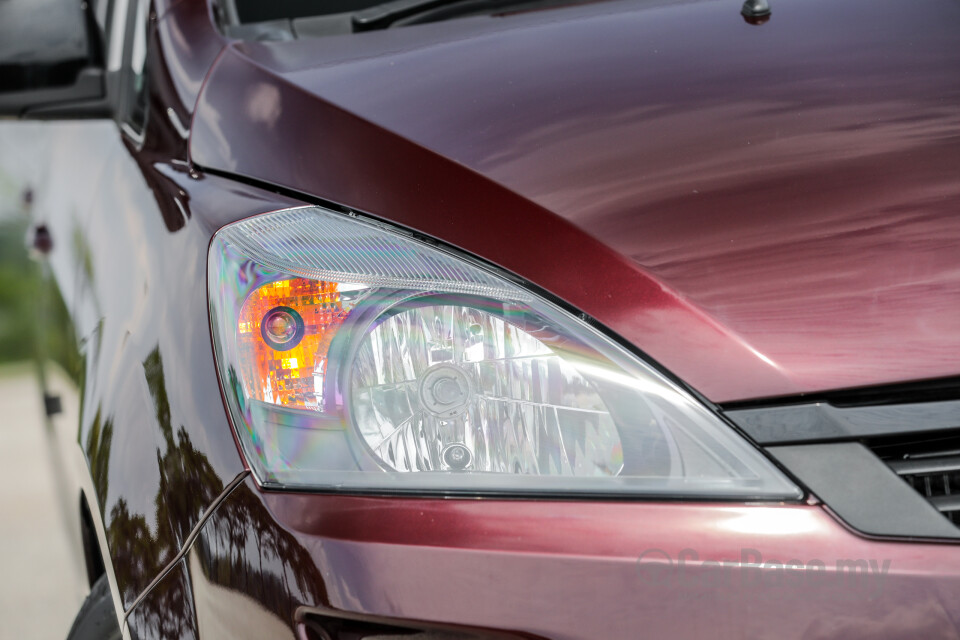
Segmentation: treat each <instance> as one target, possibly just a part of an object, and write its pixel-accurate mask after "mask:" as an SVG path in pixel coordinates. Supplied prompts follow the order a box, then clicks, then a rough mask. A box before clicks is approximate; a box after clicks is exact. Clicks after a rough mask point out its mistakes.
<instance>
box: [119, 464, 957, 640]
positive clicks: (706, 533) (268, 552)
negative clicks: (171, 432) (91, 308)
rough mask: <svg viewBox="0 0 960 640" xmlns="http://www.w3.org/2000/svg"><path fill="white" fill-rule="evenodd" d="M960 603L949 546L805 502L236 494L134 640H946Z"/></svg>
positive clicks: (151, 598)
mask: <svg viewBox="0 0 960 640" xmlns="http://www.w3.org/2000/svg"><path fill="white" fill-rule="evenodd" d="M957 602H960V547H957V546H955V545H952V544H942V543H930V542H927V543H919V542H891V541H880V540H871V539H867V538H864V537H862V536H860V535H858V534H856V533H854V532H852V531H851V530H849V529H848V528H846V527H845V526H844V525H843V524H841V523H840V522H838V521H837V520H836V519H834V518H833V517H832V516H831V514H830V513H829V512H828V511H827V510H825V509H824V508H823V507H822V506H819V505H817V504H814V503H812V502H811V503H809V504H756V505H733V504H728V503H670V504H668V503H655V502H624V501H620V502H576V501H546V500H542V501H528V500H488V499H476V500H467V499H411V498H371V497H356V496H341V495H316V494H314V495H307V494H296V493H264V492H261V491H260V490H259V489H258V488H257V486H256V484H255V483H254V481H253V480H252V479H250V478H248V479H247V480H246V481H245V482H244V483H242V484H241V485H239V486H238V487H237V488H236V489H235V490H234V491H233V492H232V493H231V494H230V495H229V496H228V497H227V498H226V499H225V500H224V501H223V503H222V504H221V505H220V506H219V507H218V508H217V510H216V511H215V512H214V513H213V514H212V516H211V517H210V518H209V519H208V520H207V521H206V523H205V524H204V525H203V528H202V530H201V533H200V535H199V536H198V538H197V540H196V541H195V543H194V544H193V547H192V548H191V549H190V552H189V553H188V554H187V556H186V558H185V560H184V561H183V562H181V564H179V565H178V566H177V568H176V569H175V570H174V571H172V572H171V573H170V574H168V575H167V576H166V577H165V578H164V580H163V581H162V582H161V583H160V584H158V585H157V587H155V589H154V590H153V591H152V592H151V593H150V594H148V596H147V597H146V598H144V599H143V601H142V602H141V603H140V604H139V605H138V606H137V607H136V608H135V609H134V610H133V611H132V612H131V614H130V616H129V617H128V625H129V627H130V630H131V635H133V636H135V637H137V638H140V639H146V638H161V637H162V638H170V637H184V638H185V637H196V638H204V639H208V638H235V639H242V638H251V639H253V638H257V639H260V638H264V637H271V638H296V639H298V640H319V639H321V638H324V637H325V636H324V635H323V633H327V635H328V636H329V637H330V638H333V639H334V640H336V639H337V638H361V637H369V638H376V637H387V635H389V633H394V631H392V630H390V628H395V629H402V630H415V631H419V632H421V633H422V634H423V635H419V636H416V635H415V636H413V637H416V638H424V639H428V638H437V639H439V638H450V637H466V638H550V639H553V640H561V639H562V640H597V639H598V638H603V639H604V640H614V639H618V638H623V639H635V638H637V637H639V636H642V637H645V638H695V637H712V638H744V637H749V638H778V639H780V640H783V639H789V638H811V637H816V638H833V637H836V638H844V639H850V638H860V637H863V638H867V637H869V638H918V637H924V638H957V637H960V632H958V624H960V622H958V621H960V606H958V607H954V606H953V605H954V603H957ZM371 625H373V626H371ZM376 625H389V627H377V626H376ZM307 627H311V628H312V629H313V630H308V628H307ZM321 627H322V628H325V629H326V630H327V631H319V630H318V629H320V628H321ZM371 629H373V630H374V631H370V630H371ZM376 629H387V631H382V630H381V631H379V632H378V631H376ZM174 630H176V631H177V632H176V633H172V632H173V631H174ZM364 633H366V634H368V635H363V634H364ZM371 633H373V635H369V634H371ZM451 633H460V634H461V635H460V636H452V635H450V634H451ZM350 634H353V635H350ZM444 634H446V635H444ZM464 634H466V635H464Z"/></svg>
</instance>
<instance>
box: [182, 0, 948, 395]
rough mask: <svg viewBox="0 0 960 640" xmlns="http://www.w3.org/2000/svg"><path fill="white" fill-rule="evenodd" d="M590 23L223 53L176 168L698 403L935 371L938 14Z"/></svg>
mask: <svg viewBox="0 0 960 640" xmlns="http://www.w3.org/2000/svg"><path fill="white" fill-rule="evenodd" d="M772 8H773V14H772V19H771V20H770V21H769V22H767V23H766V24H762V25H751V24H748V23H747V22H746V21H745V20H744V19H743V18H742V17H741V16H740V15H739V9H740V6H739V3H738V2H736V1H734V0H729V1H728V0H722V1H712V2H643V1H640V2H627V1H611V2H598V3H592V4H586V5H581V6H575V7H566V8H562V9H554V10H549V11H537V12H527V13H521V14H517V15H500V16H484V17H475V18H466V19H461V20H452V21H449V22H444V23H436V24H428V25H420V26H415V27H405V28H398V29H391V30H387V31H381V32H373V33H365V34H360V35H353V36H332V37H327V38H322V39H320V38H318V39H314V40H301V41H294V42H285V43H236V44H234V45H231V46H230V47H228V49H227V50H226V51H225V53H224V54H223V55H221V57H220V59H219V61H218V62H217V64H216V65H215V66H214V68H213V70H212V71H211V73H210V76H209V77H208V80H207V82H206V84H205V87H204V89H203V91H202V93H201V96H200V100H199V101H198V105H197V111H196V114H195V117H194V124H193V133H192V137H191V154H192V158H193V160H194V162H196V163H197V164H198V165H199V166H201V167H206V168H209V169H216V170H220V171H224V172H230V173H233V174H237V175H245V176H248V177H251V178H255V179H257V180H260V181H263V182H268V183H271V184H276V185H281V186H284V187H288V188H290V189H293V190H296V191H299V192H303V193H305V194H309V195H311V196H314V197H319V198H325V199H328V200H330V201H333V202H337V203H341V204H345V205H348V206H350V207H354V208H357V209H361V210H364V211H366V212H368V213H370V214H373V215H376V216H379V217H382V218H385V219H388V220H392V221H394V222H397V223H399V224H403V225H406V226H408V227H412V228H414V229H417V230H419V231H422V232H424V233H427V234H429V235H432V236H435V237H438V238H440V239H442V240H445V241H447V242H450V243H452V244H454V245H457V246H459V247H461V248H463V249H465V250H467V251H470V252H473V253H475V254H477V255H479V256H481V257H483V258H485V259H488V260H490V261H492V262H494V263H496V264H499V265H501V266H503V267H505V268H508V269H510V270H512V271H514V272H516V273H518V274H519V275H521V276H523V277H525V278H527V279H529V280H530V281H532V282H533V283H535V284H537V285H539V286H541V287H543V288H544V289H546V290H548V291H550V292H552V293H554V294H556V295H557V296H559V297H561V298H563V299H564V300H566V301H567V302H569V303H571V304H573V305H575V306H577V307H578V308H580V309H582V310H583V311H585V312H587V313H589V314H591V315H592V316H594V317H595V318H597V319H598V320H600V321H601V322H602V323H603V324H605V325H606V326H608V327H609V328H611V329H612V330H613V331H615V332H616V333H618V334H619V335H621V336H623V337H624V338H626V339H627V340H629V341H630V342H631V343H633V344H634V345H636V346H637V347H639V348H640V349H642V350H644V351H645V352H647V353H648V354H650V355H651V356H652V357H653V358H655V359H657V360H659V361H660V362H662V364H664V365H665V366H666V367H667V368H668V369H670V370H671V371H673V372H674V373H676V374H677V375H678V376H679V377H681V378H683V379H684V380H686V381H687V382H689V383H690V384H691V385H692V386H693V387H695V388H697V389H699V390H700V391H701V392H703V393H704V394H705V395H706V396H707V397H709V398H711V399H713V400H716V401H730V400H741V399H747V398H756V397H761V396H781V395H792V394H803V393H811V392H815V391H817V390H824V389H832V388H840V387H854V386H864V385H874V384H881V383H891V382H897V381H905V380H913V379H922V378H934V377H940V376H947V375H955V374H956V373H958V372H960V249H958V247H960V172H958V169H960V81H958V80H960V46H957V33H960V4H957V3H956V2H953V1H951V0H931V1H930V2H928V3H925V4H924V5H923V7H922V11H921V10H919V7H918V6H917V5H916V3H910V2H904V1H903V0H851V1H848V2H843V3H837V2H832V1H831V2H828V1H821V0H773V2H772Z"/></svg>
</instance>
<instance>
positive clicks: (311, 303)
mask: <svg viewBox="0 0 960 640" xmlns="http://www.w3.org/2000/svg"><path fill="white" fill-rule="evenodd" d="M346 315H347V312H346V311H345V310H344V309H343V306H342V304H341V302H340V292H339V291H338V287H337V284H336V283H335V282H323V281H321V280H308V279H306V278H292V279H289V280H279V281H277V282H271V283H269V284H266V285H264V286H262V287H260V288H259V289H257V290H256V291H254V292H253V293H252V294H251V295H250V297H249V298H247V301H246V302H245V303H244V305H243V309H242V310H241V312H240V322H239V326H238V330H239V331H238V340H239V347H240V355H241V358H240V360H241V366H242V368H243V380H244V384H245V386H246V387H247V392H248V393H249V394H250V396H251V397H252V398H256V399H257V400H262V401H263V402H269V403H272V404H279V405H282V406H287V407H295V408H301V409H312V408H317V407H318V406H320V403H321V398H322V392H323V378H324V373H325V372H326V362H327V350H328V348H329V346H330V341H331V340H332V339H333V335H334V334H335V333H336V331H337V329H338V328H339V326H340V325H341V323H342V322H343V319H344V318H345V317H346Z"/></svg>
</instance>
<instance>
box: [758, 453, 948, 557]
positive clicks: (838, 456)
mask: <svg viewBox="0 0 960 640" xmlns="http://www.w3.org/2000/svg"><path fill="white" fill-rule="evenodd" d="M767 451H769V452H770V453H771V454H772V455H773V456H774V457H775V458H776V459H777V460H779V461H780V462H781V463H783V465H784V466H785V467H787V469H789V470H790V471H791V472H792V473H793V474H794V475H796V476H797V477H798V478H799V479H800V481H801V482H803V484H804V485H806V486H807V487H808V488H809V489H810V490H811V491H812V492H813V493H814V494H815V495H816V496H817V497H818V498H820V499H821V500H822V501H823V502H825V503H826V504H827V505H828V506H829V507H830V509H831V510H832V511H833V512H834V513H835V514H836V515H837V516H838V517H839V518H840V519H842V520H843V521H844V522H846V523H847V524H848V525H849V526H850V527H852V528H853V529H855V530H857V531H860V532H862V533H865V534H868V535H875V536H897V537H905V538H939V539H953V540H956V539H960V529H958V528H957V527H955V526H953V525H952V524H951V523H950V521H949V520H947V519H946V518H944V517H943V515H941V514H940V512H939V511H938V510H937V509H936V508H935V507H934V506H933V505H931V504H930V503H929V502H927V500H926V499H924V497H923V496H921V495H920V494H919V493H917V492H916V491H914V490H913V489H912V488H911V487H910V486H909V485H908V484H907V483H906V482H904V481H903V480H902V479H901V478H900V477H899V476H897V474H896V473H894V472H893V471H892V470H891V469H890V467H888V466H887V465H886V464H884V462H883V461H882V460H880V458H878V457H877V456H876V455H874V454H873V452H872V451H870V450H869V449H867V448H866V447H865V446H863V445H862V444H860V443H859V442H837V443H831V444H807V445H791V446H779V447H769V448H768V449H767Z"/></svg>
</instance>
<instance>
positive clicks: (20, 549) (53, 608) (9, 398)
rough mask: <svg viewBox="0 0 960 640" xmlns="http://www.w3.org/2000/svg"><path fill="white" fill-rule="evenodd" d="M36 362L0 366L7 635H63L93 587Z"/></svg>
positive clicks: (0, 604)
mask: <svg viewBox="0 0 960 640" xmlns="http://www.w3.org/2000/svg"><path fill="white" fill-rule="evenodd" d="M41 407H42V405H41V401H40V395H39V391H38V386H37V383H36V381H35V379H34V378H33V375H32V371H31V369H30V368H29V367H25V366H19V367H18V366H15V367H0V477H2V481H0V567H2V572H0V576H2V579H0V640H25V639H31V640H32V639H36V640H46V639H48V638H49V639H53V640H63V639H64V638H66V636H67V632H68V631H69V629H70V625H71V623H72V622H73V617H74V615H76V612H77V610H78V609H79V608H80V605H81V603H82V602H83V599H84V598H85V597H86V592H87V591H88V589H87V585H86V580H85V578H84V577H83V576H82V575H81V571H80V570H79V567H80V566H81V565H79V563H78V562H77V558H76V557H75V555H74V551H71V549H74V550H75V548H76V547H75V546H71V545H72V542H71V540H70V538H69V537H68V535H67V530H66V524H65V523H66V521H67V519H66V517H65V516H64V514H63V513H62V511H61V509H62V506H61V505H62V503H61V502H60V501H59V498H58V495H57V493H56V491H55V486H56V482H55V475H54V472H55V468H54V464H59V463H58V462H57V458H56V456H55V454H53V453H52V451H53V450H52V449H51V447H50V446H49V445H48V440H47V435H46V427H45V426H44V422H43V419H42V408H41Z"/></svg>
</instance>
